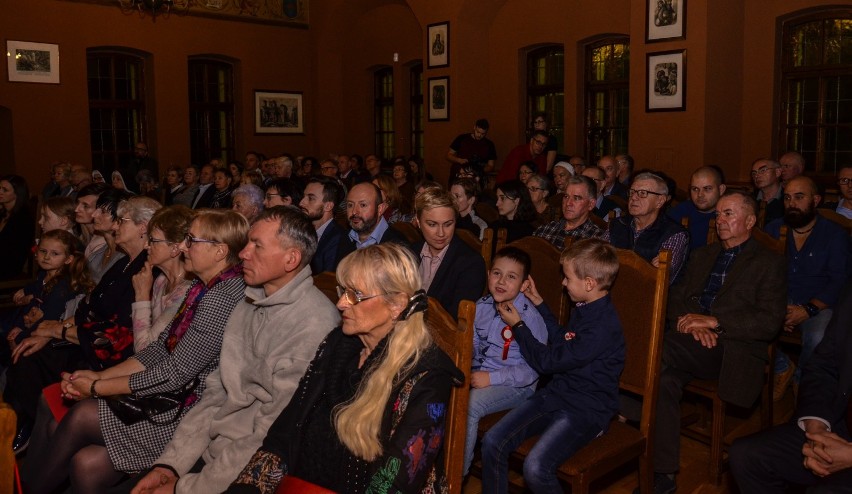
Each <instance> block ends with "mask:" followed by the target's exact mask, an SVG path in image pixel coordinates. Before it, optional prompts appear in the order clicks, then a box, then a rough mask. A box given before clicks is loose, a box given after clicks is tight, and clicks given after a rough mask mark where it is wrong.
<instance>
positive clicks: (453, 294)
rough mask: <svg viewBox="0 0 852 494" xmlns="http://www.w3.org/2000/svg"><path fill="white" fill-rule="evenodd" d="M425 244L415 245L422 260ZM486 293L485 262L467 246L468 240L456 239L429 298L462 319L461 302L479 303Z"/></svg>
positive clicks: (434, 279) (439, 270)
mask: <svg viewBox="0 0 852 494" xmlns="http://www.w3.org/2000/svg"><path fill="white" fill-rule="evenodd" d="M423 244H424V242H420V243H418V244H417V245H415V246H414V252H415V254H417V256H418V260H419V257H420V251H421V250H422V249H423ZM484 290H485V259H483V258H482V254H480V253H479V252H476V251H475V250H473V249H471V248H470V247H469V246H468V245H467V244H466V243H464V240H462V239H460V238H458V237H456V236H453V239H452V240H450V245H449V247H448V248H447V253H446V254H444V259H443V260H442V261H441V265H440V266H438V271H437V272H435V278H433V279H432V284H431V285H429V291H427V292H426V295H429V296H430V297H432V298H434V299H436V300H437V301H438V303H440V304H441V307H443V308H444V310H446V311H447V313H448V314H449V315H451V316H453V318H455V317H457V316H458V312H459V302H461V301H462V300H470V301H472V302H476V301H477V300H478V299H479V297H481V296H482V292H483V291H484Z"/></svg>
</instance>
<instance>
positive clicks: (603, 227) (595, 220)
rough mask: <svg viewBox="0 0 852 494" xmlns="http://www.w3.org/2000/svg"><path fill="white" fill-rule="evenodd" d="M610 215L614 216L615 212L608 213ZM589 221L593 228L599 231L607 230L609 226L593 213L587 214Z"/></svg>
mask: <svg viewBox="0 0 852 494" xmlns="http://www.w3.org/2000/svg"><path fill="white" fill-rule="evenodd" d="M610 214H612V215H613V216H614V215H615V212H614V211H610ZM589 219H590V220H592V223H594V224H595V226H597V227H598V228H600V229H601V230H608V229H609V224H608V223H607V222H606V221H605V220H604V219H603V218H601V217H600V216H598V215H596V214H594V213H589ZM610 219H612V218H610Z"/></svg>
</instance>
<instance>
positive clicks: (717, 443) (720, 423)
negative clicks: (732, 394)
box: [710, 396, 725, 485]
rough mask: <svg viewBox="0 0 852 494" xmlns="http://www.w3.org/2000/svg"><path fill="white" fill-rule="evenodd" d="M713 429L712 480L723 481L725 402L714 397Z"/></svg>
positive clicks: (717, 482) (711, 452)
mask: <svg viewBox="0 0 852 494" xmlns="http://www.w3.org/2000/svg"><path fill="white" fill-rule="evenodd" d="M712 427H713V430H712V432H711V435H710V481H711V482H713V483H714V484H715V485H719V484H721V483H722V448H723V447H724V443H725V402H724V401H722V400H720V399H719V397H718V396H717V397H715V398H714V399H713V424H712Z"/></svg>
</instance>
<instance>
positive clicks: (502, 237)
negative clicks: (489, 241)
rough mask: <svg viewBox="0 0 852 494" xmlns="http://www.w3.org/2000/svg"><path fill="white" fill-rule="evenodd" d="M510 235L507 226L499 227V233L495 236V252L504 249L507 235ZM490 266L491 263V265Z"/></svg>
mask: <svg viewBox="0 0 852 494" xmlns="http://www.w3.org/2000/svg"><path fill="white" fill-rule="evenodd" d="M507 236H508V232H506V229H505V228H498V229H497V234H496V235H495V236H494V252H495V253H496V252H497V251H498V250H500V249H502V248H503V247H505V246H506V237H507ZM489 266H490V265H489Z"/></svg>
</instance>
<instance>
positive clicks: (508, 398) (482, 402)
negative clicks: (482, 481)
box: [463, 384, 535, 475]
mask: <svg viewBox="0 0 852 494" xmlns="http://www.w3.org/2000/svg"><path fill="white" fill-rule="evenodd" d="M534 392H535V384H531V385H529V386H526V387H524V388H515V387H512V386H488V387H487V388H478V389H477V388H474V389H471V390H470V403H469V404H468V408H467V438H466V440H465V443H464V470H463V472H464V475H467V471H468V470H469V469H470V463H471V461H473V449H474V447H475V446H476V432H477V428H478V426H479V419H481V418H482V417H484V416H486V415H488V414H489V413H495V412H501V411H503V410H511V409H512V408H515V407H516V406H518V405H520V404H521V403H523V402H524V401H525V400H526V399H527V398H529V397H530V396H532V395H533V393H534Z"/></svg>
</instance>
